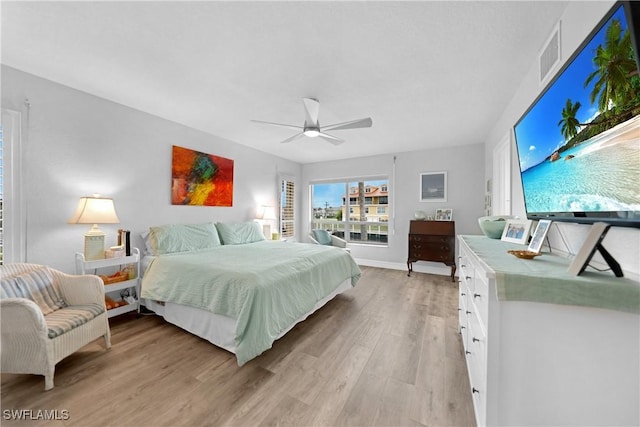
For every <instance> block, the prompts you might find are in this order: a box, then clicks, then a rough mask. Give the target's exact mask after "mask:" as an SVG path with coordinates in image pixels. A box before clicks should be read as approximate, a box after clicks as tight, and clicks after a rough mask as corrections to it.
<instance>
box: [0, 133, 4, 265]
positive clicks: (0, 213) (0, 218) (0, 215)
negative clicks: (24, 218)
mask: <svg viewBox="0 0 640 427" xmlns="http://www.w3.org/2000/svg"><path fill="white" fill-rule="evenodd" d="M2 175H3V174H2V124H1V123H0V265H2V264H3V262H2V260H3V258H4V257H3V255H4V247H3V243H2V242H3V238H2V237H3V235H4V233H3V222H4V221H3V218H4V210H3V209H2V206H3V203H2V201H3V199H4V197H3V194H4V192H3V191H2Z"/></svg>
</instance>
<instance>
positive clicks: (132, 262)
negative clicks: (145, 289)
mask: <svg viewBox="0 0 640 427" xmlns="http://www.w3.org/2000/svg"><path fill="white" fill-rule="evenodd" d="M119 271H126V272H127V273H128V274H127V275H126V276H123V275H114V273H116V272H119ZM76 274H94V275H97V276H102V280H103V282H104V292H105V296H109V297H110V298H112V299H113V300H115V301H117V302H122V301H123V300H124V298H125V297H126V296H127V295H128V296H130V297H133V298H134V301H133V302H129V303H128V304H125V305H120V306H118V307H116V308H112V309H109V310H108V311H107V315H108V317H113V316H118V315H120V314H123V313H128V312H130V311H134V310H138V311H139V310H140V250H139V249H138V248H133V250H132V254H131V255H130V256H125V257H119V258H104V259H98V260H92V261H87V260H85V258H84V254H82V253H80V252H77V253H76Z"/></svg>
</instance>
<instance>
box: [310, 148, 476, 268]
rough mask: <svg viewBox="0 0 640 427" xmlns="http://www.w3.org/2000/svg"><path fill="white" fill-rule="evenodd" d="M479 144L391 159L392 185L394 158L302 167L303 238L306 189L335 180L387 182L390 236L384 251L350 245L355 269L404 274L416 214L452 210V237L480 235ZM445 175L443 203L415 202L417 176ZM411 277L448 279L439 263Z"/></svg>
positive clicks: (420, 264) (415, 153)
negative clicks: (378, 178) (383, 176)
mask: <svg viewBox="0 0 640 427" xmlns="http://www.w3.org/2000/svg"><path fill="white" fill-rule="evenodd" d="M483 155H484V144H474V145H465V146H458V147H450V148H443V149H435V150H424V151H412V152H406V153H398V154H396V155H395V156H396V161H395V179H394V165H393V155H383V156H372V157H360V158H357V159H347V160H342V161H337V162H321V163H313V164H307V165H304V166H303V167H302V187H303V188H302V197H303V200H302V209H301V212H302V215H301V217H302V218H303V235H305V236H306V235H307V234H308V232H309V228H310V221H311V211H310V207H311V202H310V200H309V191H308V188H309V185H310V183H312V182H314V181H320V180H323V179H334V178H358V177H367V176H379V175H381V174H386V175H387V176H389V180H390V183H389V187H390V191H391V192H392V195H391V196H390V197H389V199H390V201H391V203H392V204H393V209H394V210H393V214H394V220H391V219H390V221H389V228H390V236H389V243H388V246H386V247H376V246H372V245H358V244H351V245H350V247H351V254H352V255H353V257H354V258H356V259H357V260H358V261H359V262H360V263H362V264H365V265H377V266H381V267H388V268H396V269H405V268H406V262H407V255H408V238H407V236H408V233H409V221H410V220H411V219H413V215H414V213H415V211H417V210H422V211H425V212H426V213H427V215H434V214H435V210H436V209H437V208H452V209H453V219H454V221H455V222H456V233H457V234H481V231H480V228H479V227H478V222H477V219H478V217H480V216H483V209H484V189H485V181H484V167H483V165H482V162H479V161H478V159H482V157H483ZM438 171H447V179H448V197H447V201H446V202H441V203H434V202H420V201H419V193H420V184H419V183H420V173H421V172H438ZM414 270H415V271H427V272H433V273H439V274H446V275H448V274H449V268H448V267H445V266H444V265H443V264H439V263H422V262H421V263H418V264H416V265H415V266H414Z"/></svg>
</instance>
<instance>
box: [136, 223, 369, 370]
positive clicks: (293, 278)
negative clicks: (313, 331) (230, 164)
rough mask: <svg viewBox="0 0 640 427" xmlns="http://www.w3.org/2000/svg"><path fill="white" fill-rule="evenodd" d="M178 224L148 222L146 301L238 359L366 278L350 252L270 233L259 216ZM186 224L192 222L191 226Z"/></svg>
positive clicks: (258, 350) (266, 345)
mask: <svg viewBox="0 0 640 427" xmlns="http://www.w3.org/2000/svg"><path fill="white" fill-rule="evenodd" d="M254 224H255V225H254ZM180 227H182V228H181V230H180V231H179V232H177V233H176V232H175V230H176V227H175V226H171V228H172V229H171V230H170V231H169V233H168V234H171V235H173V236H172V237H170V238H167V236H166V235H167V231H166V227H165V228H164V229H161V230H160V231H158V230H154V228H153V227H152V228H151V229H150V233H149V239H148V241H150V242H151V243H150V244H148V245H147V249H148V250H149V252H151V255H148V256H145V257H144V259H143V264H144V266H145V267H144V276H143V278H142V284H141V297H142V298H143V300H144V305H145V306H146V308H147V309H149V310H151V311H153V312H155V313H156V314H158V315H161V316H163V317H164V318H165V320H167V321H168V322H170V323H173V324H175V325H177V326H179V327H181V328H183V329H185V330H187V331H189V332H191V333H193V334H195V335H197V336H200V337H202V338H204V339H206V340H208V341H210V342H212V343H213V344H215V345H217V346H219V347H221V348H224V349H226V350H228V351H230V352H232V353H234V354H235V355H236V359H237V361H238V365H243V364H245V363H246V362H248V361H249V360H251V359H253V358H255V357H256V356H258V355H260V354H261V353H263V352H264V351H266V350H268V349H269V348H271V346H272V344H273V342H274V341H275V340H277V339H278V338H280V337H281V336H283V335H284V334H285V333H286V332H288V331H289V330H290V329H291V328H293V326H295V325H296V324H297V323H298V322H300V321H302V320H304V319H305V318H306V317H307V316H309V315H310V314H311V313H313V312H314V311H316V310H317V309H319V308H320V307H322V306H323V305H324V304H326V302H328V301H329V300H331V299H332V298H333V297H335V296H336V295H338V294H339V293H342V292H344V291H346V290H348V289H350V288H351V287H353V286H355V284H356V283H357V281H358V279H359V278H360V269H359V268H358V266H357V264H356V263H355V261H354V260H353V258H352V257H351V255H350V254H349V253H348V252H346V251H344V250H342V249H340V248H335V247H329V246H323V245H314V244H307V243H293V242H280V241H267V240H264V238H263V237H262V234H261V230H260V228H259V225H258V224H256V223H238V224H220V223H217V224H215V225H214V224H212V223H207V224H199V225H196V226H193V225H191V226H180ZM180 227H178V228H180ZM184 227H191V229H187V231H186V232H185V228H184ZM211 227H213V229H214V230H215V233H216V234H215V235H214V234H213V233H212V231H211ZM193 230H196V233H195V235H194V233H193ZM203 231H204V232H203ZM176 236H177V237H178V238H176ZM216 237H218V239H216ZM211 240H213V243H212V242H211ZM216 240H217V241H216ZM154 245H155V246H154ZM167 249H168V250H167ZM185 249H186V250H185Z"/></svg>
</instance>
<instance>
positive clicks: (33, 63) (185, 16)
mask: <svg viewBox="0 0 640 427" xmlns="http://www.w3.org/2000/svg"><path fill="white" fill-rule="evenodd" d="M566 5H567V1H557V2H556V1H537V2H520V1H517V2H516V1H497V2H489V1H461V2H453V1H420V2H416V1H414V2H397V1H386V2H365V1H354V2H351V1H336V2H309V1H301V2H219V1H208V2H205V1H201V2H163V1H160V2H158V1H156V2H51V1H50V2H8V1H4V0H3V1H2V4H1V8H2V9H1V13H2V51H1V55H2V56H1V59H2V63H3V64H6V65H9V66H12V67H15V68H17V69H20V70H23V71H26V72H29V73H33V74H35V75H38V76H41V77H45V78H47V79H50V80H53V81H56V82H59V83H62V84H65V85H68V86H71V87H73V88H77V89H79V90H82V91H86V92H88V93H91V94H95V95H97V96H100V97H103V98H106V99H109V100H112V101H115V102H118V103H121V104H124V105H127V106H130V107H133V108H136V109H139V110H142V111H145V112H148V113H151V114H154V115H157V116H160V117H163V118H166V119H169V120H173V121H176V122H179V123H182V124H185V125H187V126H190V127H193V128H196V129H200V130H202V131H205V132H208V133H211V134H214V135H217V136H220V137H223V138H226V139H228V140H231V141H234V142H237V143H240V144H244V145H247V146H250V147H254V148H256V149H258V150H261V151H266V152H269V153H273V154H275V155H278V156H281V157H284V158H288V159H291V160H294V161H297V162H300V163H310V162H316V161H324V160H333V159H343V158H350V157H360V156H366V155H375V154H383V153H398V152H403V151H411V150H421V149H427V148H436V147H446V146H452V145H466V144H472V143H481V142H485V141H484V139H485V137H486V136H487V134H488V133H489V132H490V130H491V129H492V127H493V124H494V123H495V121H496V120H497V119H498V118H499V116H500V114H501V113H502V112H503V111H504V108H505V106H506V105H507V104H508V102H509V101H510V99H511V97H512V94H513V93H514V91H515V90H516V89H517V88H518V85H519V84H520V82H521V80H522V77H523V75H524V73H526V72H528V71H529V70H530V68H531V67H532V66H534V65H535V64H536V61H537V56H538V54H539V51H540V50H541V48H542V46H543V44H544V42H545V40H546V39H547V37H548V35H549V34H550V32H551V30H552V28H553V26H554V25H555V24H556V23H557V21H558V19H559V18H560V16H561V14H562V12H563V11H564V9H565V7H566ZM303 97H314V98H317V99H319V100H320V122H321V124H325V125H328V124H332V123H336V122H343V121H349V120H354V119H359V118H363V117H371V118H372V119H373V127H372V128H366V129H351V130H342V131H334V132H333V134H334V135H336V136H338V137H341V138H344V139H346V140H347V142H346V143H344V144H342V145H340V146H334V145H331V144H329V143H327V142H325V141H323V140H321V139H319V138H315V139H311V138H306V137H305V138H303V139H300V140H298V141H297V142H294V143H291V144H280V142H279V141H281V140H284V139H286V138H287V137H289V136H291V135H293V134H294V133H295V130H293V129H286V128H277V127H270V126H267V125H261V124H256V123H252V122H250V120H251V119H258V120H264V121H272V122H280V123H289V124H295V125H302V124H303V122H304V117H305V116H304V109H303V104H302V98H303Z"/></svg>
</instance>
